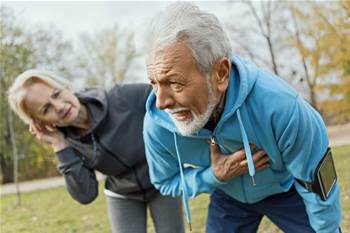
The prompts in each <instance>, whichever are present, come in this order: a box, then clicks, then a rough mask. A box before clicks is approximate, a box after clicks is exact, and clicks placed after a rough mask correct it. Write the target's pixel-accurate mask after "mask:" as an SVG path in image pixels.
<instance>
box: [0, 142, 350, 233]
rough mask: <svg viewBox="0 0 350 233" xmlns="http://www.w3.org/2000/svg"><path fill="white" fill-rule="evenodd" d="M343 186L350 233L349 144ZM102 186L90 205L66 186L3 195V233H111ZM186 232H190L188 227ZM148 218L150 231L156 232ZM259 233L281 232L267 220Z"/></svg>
mask: <svg viewBox="0 0 350 233" xmlns="http://www.w3.org/2000/svg"><path fill="white" fill-rule="evenodd" d="M333 154H334V159H335V163H336V167H337V172H338V176H339V182H340V186H341V199H342V209H343V222H342V229H343V232H344V233H350V230H349V229H350V201H349V196H350V180H349V178H348V177H350V145H348V146H344V147H338V148H334V149H333ZM102 189H103V186H102V184H101V185H100V195H99V197H98V198H97V199H96V200H95V201H94V202H93V203H91V204H89V205H86V206H84V205H80V204H78V203H76V202H75V201H73V200H72V199H71V197H70V196H69V194H68V193H67V192H66V190H65V188H64V187H60V188H55V189H48V190H45V191H37V192H31V193H23V194H22V195H21V197H22V204H21V205H20V206H15V203H16V195H6V196H2V197H1V219H0V224H1V230H0V232H1V233H19V232H21V233H104V232H110V229H109V224H108V219H107V214H106V203H105V199H104V195H103V191H102ZM208 199H209V198H208V195H201V196H199V197H197V198H196V199H194V200H191V201H190V207H191V213H192V222H193V224H192V228H193V231H192V232H193V233H203V232H205V230H204V229H205V221H206V215H207V205H208ZM186 228H187V230H186V232H189V230H188V226H186ZM153 232H154V230H153V226H152V223H151V222H150V221H149V224H148V233H153ZM258 232H259V233H263V232H268V233H274V232H281V231H279V230H278V229H277V228H276V227H275V226H274V225H273V224H271V222H269V221H268V220H267V219H264V220H263V222H262V224H261V225H260V228H259V231H258Z"/></svg>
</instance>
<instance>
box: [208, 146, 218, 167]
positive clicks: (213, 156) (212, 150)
mask: <svg viewBox="0 0 350 233" xmlns="http://www.w3.org/2000/svg"><path fill="white" fill-rule="evenodd" d="M209 148H210V157H211V163H214V164H215V163H216V162H217V160H218V159H219V158H220V155H219V149H218V145H216V144H213V143H210V142H209Z"/></svg>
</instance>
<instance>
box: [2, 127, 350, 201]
mask: <svg viewBox="0 0 350 233" xmlns="http://www.w3.org/2000/svg"><path fill="white" fill-rule="evenodd" d="M328 134H329V138H330V145H331V146H343V145H348V144H350V123H348V124H346V125H341V126H332V127H328ZM97 177H98V179H99V180H101V179H103V175H102V174H100V173H98V174H97ZM63 185H64V178H63V177H53V178H45V179H38V180H33V181H23V182H20V183H19V188H20V191H21V192H31V191H34V190H40V189H48V188H54V187H59V186H63ZM15 192H16V185H15V184H13V183H10V184H5V185H1V186H0V194H1V196H2V195H6V194H11V193H15Z"/></svg>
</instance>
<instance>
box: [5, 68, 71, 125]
mask: <svg viewBox="0 0 350 233" xmlns="http://www.w3.org/2000/svg"><path fill="white" fill-rule="evenodd" d="M34 80H36V81H39V82H43V83H45V84H47V85H49V86H51V87H53V88H60V89H64V88H68V89H71V85H70V83H69V82H68V81H67V80H66V79H64V78H62V77H60V76H58V75H56V74H54V73H52V72H50V71H45V70H34V69H31V70H27V71H25V72H23V73H22V74H20V75H18V76H17V77H16V79H15V81H14V82H13V83H12V85H11V87H10V88H9V89H8V95H7V98H8V102H9V104H10V107H11V109H12V110H13V111H14V112H15V113H16V114H17V115H18V116H19V117H20V118H21V119H22V120H23V121H24V123H26V124H30V123H31V122H32V118H31V117H30V116H29V115H28V114H27V113H26V111H25V108H24V105H23V100H24V98H25V96H26V94H27V88H28V87H29V86H30V85H31V84H33V81H34Z"/></svg>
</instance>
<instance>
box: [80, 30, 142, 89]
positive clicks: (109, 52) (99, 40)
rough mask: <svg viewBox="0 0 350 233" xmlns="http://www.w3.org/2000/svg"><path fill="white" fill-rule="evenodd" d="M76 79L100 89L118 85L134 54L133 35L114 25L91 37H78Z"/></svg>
mask: <svg viewBox="0 0 350 233" xmlns="http://www.w3.org/2000/svg"><path fill="white" fill-rule="evenodd" d="M80 41H81V44H82V45H83V46H82V48H81V49H80V51H82V52H81V54H80V56H79V58H80V59H79V62H80V65H79V67H80V71H81V73H80V76H81V77H85V78H86V80H88V84H89V86H104V87H106V88H108V87H110V86H112V85H111V84H116V83H121V82H123V81H124V80H125V78H126V73H127V72H128V70H129V68H130V66H131V65H132V62H133V61H134V59H136V58H137V57H138V56H139V55H138V54H136V52H135V48H134V44H133V33H131V32H128V31H123V30H121V29H119V27H118V25H114V26H113V27H111V28H105V29H101V30H100V31H97V32H96V33H95V34H93V35H89V34H86V33H85V34H82V35H81V37H80Z"/></svg>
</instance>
